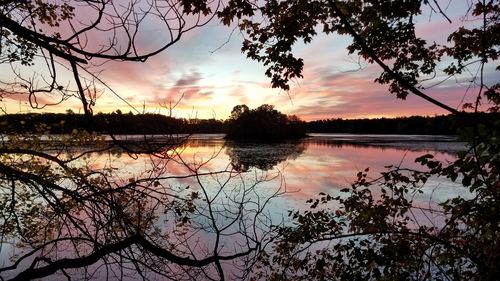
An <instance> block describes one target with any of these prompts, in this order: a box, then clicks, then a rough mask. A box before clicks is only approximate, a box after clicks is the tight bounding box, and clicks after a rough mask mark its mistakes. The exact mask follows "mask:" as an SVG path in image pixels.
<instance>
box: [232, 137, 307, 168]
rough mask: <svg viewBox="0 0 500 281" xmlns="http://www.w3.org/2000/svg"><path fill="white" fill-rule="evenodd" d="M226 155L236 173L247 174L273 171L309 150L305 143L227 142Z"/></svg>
mask: <svg viewBox="0 0 500 281" xmlns="http://www.w3.org/2000/svg"><path fill="white" fill-rule="evenodd" d="M225 148H226V151H225V152H226V154H227V155H228V156H229V158H230V159H231V166H232V167H233V169H235V170H236V171H240V172H247V171H249V170H250V169H251V168H257V169H259V170H262V171H268V170H272V169H273V168H274V167H275V166H276V165H278V164H280V163H282V162H284V161H287V160H293V159H296V158H297V157H299V156H300V155H301V154H302V153H304V152H305V151H306V150H307V143H306V142H303V141H282V142H272V143H263V142H259V143H255V142H238V141H230V140H227V141H226V142H225Z"/></svg>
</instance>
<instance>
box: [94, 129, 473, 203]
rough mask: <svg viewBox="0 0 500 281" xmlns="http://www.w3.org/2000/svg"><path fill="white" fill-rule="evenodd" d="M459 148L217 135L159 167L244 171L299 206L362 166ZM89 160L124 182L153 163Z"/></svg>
mask: <svg viewBox="0 0 500 281" xmlns="http://www.w3.org/2000/svg"><path fill="white" fill-rule="evenodd" d="M352 140H354V141H352ZM463 149H464V145H463V143H460V142H457V141H455V139H454V138H453V137H448V136H442V137H439V136H399V137H398V136H369V137H366V136H365V137H363V136H359V137H358V138H355V136H350V135H313V136H312V137H310V138H306V139H303V140H300V141H295V142H281V143H257V142H234V141H225V140H224V139H223V138H222V136H219V135H216V136H207V135H195V136H193V137H191V138H190V139H189V140H188V141H187V142H186V143H184V144H182V145H180V146H178V147H177V148H176V149H175V151H174V152H172V154H171V155H175V157H174V159H173V160H171V161H168V162H167V163H163V162H162V164H161V165H165V168H164V169H165V171H166V173H168V174H172V175H183V174H186V173H189V172H190V171H189V169H190V167H191V168H193V169H197V170H198V171H199V172H217V171H229V170H232V171H234V172H243V173H242V175H241V177H242V178H243V179H246V180H247V181H249V182H251V181H254V180H255V179H256V178H262V177H265V178H266V179H273V180H270V181H266V182H265V183H263V184H264V185H266V186H268V188H269V189H271V190H274V189H275V188H276V186H281V188H282V189H283V190H286V192H288V194H287V195H285V196H283V198H279V199H278V200H277V202H276V204H277V205H279V206H277V208H279V209H281V210H282V211H283V210H284V209H283V208H285V210H287V209H296V208H301V207H303V206H304V201H305V200H307V199H308V198H311V197H314V196H316V195H318V193H320V192H325V193H330V194H336V193H337V192H338V191H339V190H340V189H342V188H344V187H348V186H350V184H351V183H352V182H353V180H354V179H355V177H356V173H357V172H358V171H361V170H364V169H365V168H370V173H371V175H372V176H373V177H375V176H377V175H378V173H379V172H381V171H383V170H385V167H386V166H389V165H400V166H401V167H405V168H410V169H417V170H423V168H422V167H421V166H420V165H418V164H416V163H415V162H414V160H415V158H417V157H419V156H421V155H423V154H426V153H433V154H434V155H435V158H436V159H438V160H443V161H452V160H453V159H454V158H455V155H456V152H458V151H460V150H463ZM90 159H91V161H92V165H95V167H108V168H113V170H115V171H117V174H118V175H119V176H120V177H122V178H123V180H127V179H128V177H134V176H135V177H137V176H138V173H139V174H141V173H148V171H149V170H151V165H152V164H151V163H152V162H153V163H154V159H151V158H150V157H148V156H146V155H139V157H138V158H137V159H133V158H130V157H129V156H128V155H127V154H123V153H119V152H114V153H112V154H101V155H94V156H93V157H91V158H90ZM185 164H188V165H185ZM211 180H213V179H211ZM170 184H171V185H173V186H179V187H186V186H195V185H196V182H195V179H193V178H186V179H178V180H175V181H172V182H171V183H170ZM207 184H208V185H210V180H207ZM427 186H428V187H427V190H428V196H420V197H421V198H422V199H421V200H423V201H426V202H427V201H429V200H431V201H441V202H442V201H443V200H445V199H446V198H450V196H453V195H456V194H452V193H456V192H457V191H456V189H454V188H453V186H454V185H453V184H451V183H448V182H445V181H442V180H439V181H437V180H430V181H429V183H428V184H427ZM424 195H425V194H424Z"/></svg>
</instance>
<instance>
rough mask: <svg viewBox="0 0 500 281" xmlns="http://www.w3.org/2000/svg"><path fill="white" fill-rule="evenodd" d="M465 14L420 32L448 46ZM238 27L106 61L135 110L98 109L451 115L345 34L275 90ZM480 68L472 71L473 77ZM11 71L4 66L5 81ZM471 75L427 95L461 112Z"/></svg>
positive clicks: (310, 53)
mask: <svg viewBox="0 0 500 281" xmlns="http://www.w3.org/2000/svg"><path fill="white" fill-rule="evenodd" d="M453 2H454V3H457V2H456V1H453ZM459 2H461V1H459ZM463 12H464V9H463V7H460V5H458V6H453V5H450V6H449V7H448V10H447V13H448V16H449V17H450V18H451V19H452V21H453V24H449V23H448V22H447V21H446V20H445V19H444V18H442V17H441V16H439V15H436V14H433V15H432V17H431V20H430V21H429V11H424V14H425V16H422V17H420V18H419V19H418V20H419V23H420V27H419V29H418V32H419V34H421V35H423V36H424V37H425V38H426V39H428V40H429V41H437V42H438V43H439V42H444V40H445V39H446V37H447V35H448V34H449V32H450V30H453V29H454V28H456V27H457V26H460V25H462V24H463V22H462V21H461V17H462V16H463V14H461V13H463ZM231 30H232V29H231V28H228V27H224V26H222V25H221V24H218V23H217V22H216V21H213V22H211V23H209V24H208V25H207V26H205V27H202V28H198V29H195V30H193V31H191V32H190V33H188V34H186V35H185V36H184V37H183V38H182V39H181V41H180V42H178V43H177V44H175V45H174V46H172V47H171V48H169V49H167V50H166V51H165V52H164V53H161V54H160V55H158V56H155V57H153V58H151V59H149V60H148V61H146V62H145V63H129V62H109V63H106V64H104V65H103V66H101V67H100V69H99V70H102V73H101V75H100V78H101V79H103V80H104V81H106V83H107V84H108V85H109V86H110V87H111V88H112V89H113V90H114V92H115V93H117V94H118V95H119V96H120V97H122V98H123V99H125V100H126V101H127V102H128V103H130V105H132V106H133V108H132V107H130V106H129V105H127V104H126V103H125V102H124V101H122V100H121V99H120V98H118V97H117V96H116V95H114V94H113V93H112V92H111V91H110V90H109V89H108V90H104V92H103V93H102V95H100V97H99V98H98V100H97V103H96V106H95V107H94V112H110V111H114V110H117V109H120V110H121V111H122V112H129V111H132V112H137V111H140V112H142V111H143V110H145V111H147V112H156V113H162V114H167V113H168V110H167V109H166V108H164V107H162V105H163V106H164V105H168V104H170V103H172V104H175V103H176V102H177V101H179V99H181V97H182V99H181V100H180V102H179V104H178V105H177V107H176V108H175V109H174V110H173V112H172V115H173V116H175V117H182V118H196V117H197V118H216V119H225V118H227V117H228V116H229V114H230V111H231V109H232V108H233V106H235V105H238V104H247V105H248V106H249V107H250V108H254V107H257V106H259V105H261V104H264V103H266V104H272V105H274V106H275V107H276V108H277V109H278V110H280V111H282V112H284V113H286V114H296V115H298V116H299V117H301V118H302V119H304V120H315V119H323V118H338V117H341V118H375V117H396V116H409V115H435V114H444V113H446V112H445V111H443V110H441V109H440V108H438V107H436V106H434V105H431V104H429V103H428V102H426V101H424V100H422V99H420V98H418V97H415V96H412V95H410V96H408V98H407V100H405V101H403V100H399V99H396V98H395V96H393V95H391V94H389V93H388V90H387V86H386V85H379V84H376V83H374V82H373V80H374V79H375V78H376V77H378V75H379V74H380V68H379V67H378V66H377V65H369V64H367V63H366V62H364V61H362V60H361V61H359V59H358V57H357V56H356V55H350V56H349V55H348V54H347V51H346V49H345V47H346V46H347V44H348V43H349V40H350V39H349V38H348V37H339V36H338V35H332V36H323V35H320V36H318V37H316V38H315V40H314V41H313V42H312V44H308V45H300V44H299V45H298V46H297V48H296V54H297V55H298V56H299V57H302V58H303V59H304V62H305V67H304V73H303V74H304V78H303V79H300V80H296V81H294V82H293V83H292V85H291V90H290V91H289V92H284V91H282V90H279V89H272V88H271V86H270V79H269V78H268V77H266V76H265V75H264V72H265V68H264V67H263V66H262V65H260V64H259V63H257V62H255V61H252V60H250V59H247V58H246V56H245V55H244V54H242V53H241V51H240V48H241V42H242V40H243V36H242V35H241V34H239V32H238V31H237V30H236V31H235V32H234V33H232V35H231ZM158 32H161V30H158V29H155V27H154V26H152V27H151V28H150V29H149V30H147V33H149V34H146V35H144V36H145V38H147V39H145V44H154V41H155V38H156V35H155V34H157V33H158ZM492 69H493V68H492V67H488V68H487V71H486V81H487V82H488V81H490V82H491V81H495V80H498V78H496V77H495V75H497V74H498V73H495V72H494V71H493V70H492ZM476 70H477V69H475V68H473V69H471V73H474V72H475V71H476ZM6 74H7V70H6V68H5V67H4V68H2V76H4V75H6ZM470 77H471V74H470V73H469V74H466V75H464V76H462V77H454V78H452V79H449V80H448V81H446V83H443V84H440V85H438V86H435V87H432V88H431V89H427V90H425V91H424V92H425V93H426V94H428V95H430V96H432V97H433V98H435V99H437V100H439V101H442V102H444V103H446V104H448V105H450V106H451V107H454V108H460V107H461V105H462V104H463V103H464V102H470V101H471V100H473V99H474V98H475V94H476V93H477V90H478V89H477V88H475V87H474V85H473V84H471V83H470V79H471V78H470ZM438 78H439V76H438ZM437 81H439V80H434V82H437ZM430 84H431V83H428V85H430ZM1 103H2V104H3V106H4V108H7V109H8V112H9V113H14V112H18V111H22V112H28V111H31V112H34V111H35V110H32V109H30V108H29V107H28V106H27V104H26V102H25V101H19V100H12V99H4V100H3V101H1ZM70 108H71V109H72V110H74V111H76V112H79V111H80V108H81V105H80V104H79V103H78V100H76V99H74V100H68V101H65V102H64V103H63V104H61V105H59V106H57V107H48V108H45V109H44V110H43V111H56V112H57V111H59V112H64V111H65V110H66V109H70ZM134 108H135V109H134Z"/></svg>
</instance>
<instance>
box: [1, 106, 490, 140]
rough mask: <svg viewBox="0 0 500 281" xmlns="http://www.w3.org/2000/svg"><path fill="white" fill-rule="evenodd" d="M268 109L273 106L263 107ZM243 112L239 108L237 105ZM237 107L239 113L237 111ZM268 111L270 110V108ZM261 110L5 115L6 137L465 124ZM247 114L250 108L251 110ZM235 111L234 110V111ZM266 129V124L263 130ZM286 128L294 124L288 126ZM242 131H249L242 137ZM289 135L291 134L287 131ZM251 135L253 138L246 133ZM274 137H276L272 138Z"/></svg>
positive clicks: (427, 128)
mask: <svg viewBox="0 0 500 281" xmlns="http://www.w3.org/2000/svg"><path fill="white" fill-rule="evenodd" d="M264 106H268V105H264ZM236 107H238V106H236ZM236 107H235V108H236ZM266 108H267V107H266ZM266 108H263V107H262V106H261V107H259V108H257V109H253V110H248V112H253V113H252V114H253V115H250V114H249V115H245V114H242V115H244V116H245V117H243V118H241V120H239V121H238V122H235V120H236V119H237V118H239V116H236V115H235V116H233V115H234V114H232V116H231V117H230V118H229V119H226V120H221V119H186V118H174V117H170V116H165V115H162V114H153V113H145V114H132V113H131V112H130V113H126V114H123V113H121V112H120V111H117V112H113V113H98V114H96V115H95V116H93V117H92V118H93V120H92V122H89V121H88V120H87V118H86V116H85V115H83V114H75V113H41V114H40V113H28V114H9V115H2V116H0V125H2V126H1V133H4V134H9V133H22V132H40V131H41V132H46V133H51V134H65V133H70V132H72V130H73V129H77V130H87V131H94V132H98V133H109V132H111V133H113V134H197V133H198V134H211V133H214V134H222V133H227V134H230V135H232V136H235V137H236V138H238V136H239V137H251V135H252V132H251V131H252V130H253V131H256V132H262V133H264V134H265V135H266V136H267V135H269V136H270V134H271V133H272V132H276V134H277V135H281V136H283V137H286V135H287V134H288V133H290V135H296V136H302V135H303V132H308V133H349V134H421V135H438V134H439V135H453V134H457V129H459V128H460V125H459V124H457V120H456V118H453V116H452V115H438V116H411V117H397V118H376V119H366V118H365V119H342V118H331V119H321V120H315V121H309V122H304V121H301V120H300V119H298V118H297V117H296V116H286V115H284V114H282V113H280V112H279V111H277V110H275V109H269V108H267V109H269V110H266ZM247 109H248V108H247ZM233 112H234V109H233ZM498 117H499V116H498V114H494V113H484V114H482V115H479V117H478V116H476V117H475V118H480V119H483V120H488V119H489V120H495V119H498ZM264 124H266V125H264ZM286 124H294V125H293V126H292V127H289V128H288V127H286V126H287V125H286ZM242 129H246V132H243V131H242ZM286 130H288V131H287V132H285V131H286ZM247 133H248V134H247ZM269 138H272V137H269Z"/></svg>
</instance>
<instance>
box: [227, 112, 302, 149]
mask: <svg viewBox="0 0 500 281" xmlns="http://www.w3.org/2000/svg"><path fill="white" fill-rule="evenodd" d="M305 136H306V123H305V122H304V121H302V120H300V118H298V117H297V116H295V115H291V116H288V115H285V114H283V113H281V112H279V111H278V110H276V109H274V106H272V105H269V104H263V105H261V106H259V107H257V108H255V109H249V108H248V106H246V105H244V104H242V105H237V106H235V107H234V108H233V110H232V111H231V117H230V119H229V121H228V124H227V128H226V139H232V140H269V141H273V140H283V139H298V138H303V137H305Z"/></svg>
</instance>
